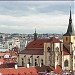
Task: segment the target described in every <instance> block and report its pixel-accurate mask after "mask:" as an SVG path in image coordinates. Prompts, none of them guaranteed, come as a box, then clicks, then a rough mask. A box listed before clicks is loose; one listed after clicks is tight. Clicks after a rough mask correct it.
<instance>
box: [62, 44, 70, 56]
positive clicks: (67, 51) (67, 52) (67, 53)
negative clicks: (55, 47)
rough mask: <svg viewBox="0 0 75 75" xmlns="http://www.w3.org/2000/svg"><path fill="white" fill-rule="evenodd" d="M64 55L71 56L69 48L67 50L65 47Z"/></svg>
mask: <svg viewBox="0 0 75 75" xmlns="http://www.w3.org/2000/svg"><path fill="white" fill-rule="evenodd" d="M63 54H64V55H70V53H69V50H68V48H66V46H65V45H63Z"/></svg>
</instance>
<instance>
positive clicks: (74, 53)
mask: <svg viewBox="0 0 75 75" xmlns="http://www.w3.org/2000/svg"><path fill="white" fill-rule="evenodd" d="M73 70H74V71H75V51H74V52H73Z"/></svg>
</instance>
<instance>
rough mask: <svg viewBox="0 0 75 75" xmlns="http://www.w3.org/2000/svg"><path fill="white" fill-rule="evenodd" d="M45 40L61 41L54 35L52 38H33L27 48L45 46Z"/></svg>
mask: <svg viewBox="0 0 75 75" xmlns="http://www.w3.org/2000/svg"><path fill="white" fill-rule="evenodd" d="M45 42H50V43H51V42H54V43H60V42H61V41H60V40H58V39H56V38H55V37H52V38H50V39H37V40H33V41H32V42H30V43H29V44H28V45H27V47H26V48H27V49H33V48H44V43H45Z"/></svg>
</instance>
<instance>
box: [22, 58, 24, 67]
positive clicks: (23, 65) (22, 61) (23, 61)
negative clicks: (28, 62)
mask: <svg viewBox="0 0 75 75" xmlns="http://www.w3.org/2000/svg"><path fill="white" fill-rule="evenodd" d="M22 66H24V59H23V58H22Z"/></svg>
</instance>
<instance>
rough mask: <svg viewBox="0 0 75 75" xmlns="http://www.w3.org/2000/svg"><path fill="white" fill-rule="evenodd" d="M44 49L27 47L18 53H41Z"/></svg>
mask: <svg viewBox="0 0 75 75" xmlns="http://www.w3.org/2000/svg"><path fill="white" fill-rule="evenodd" d="M43 52H44V50H43V49H27V50H23V51H21V52H20V53H21V54H31V55H43Z"/></svg>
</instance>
